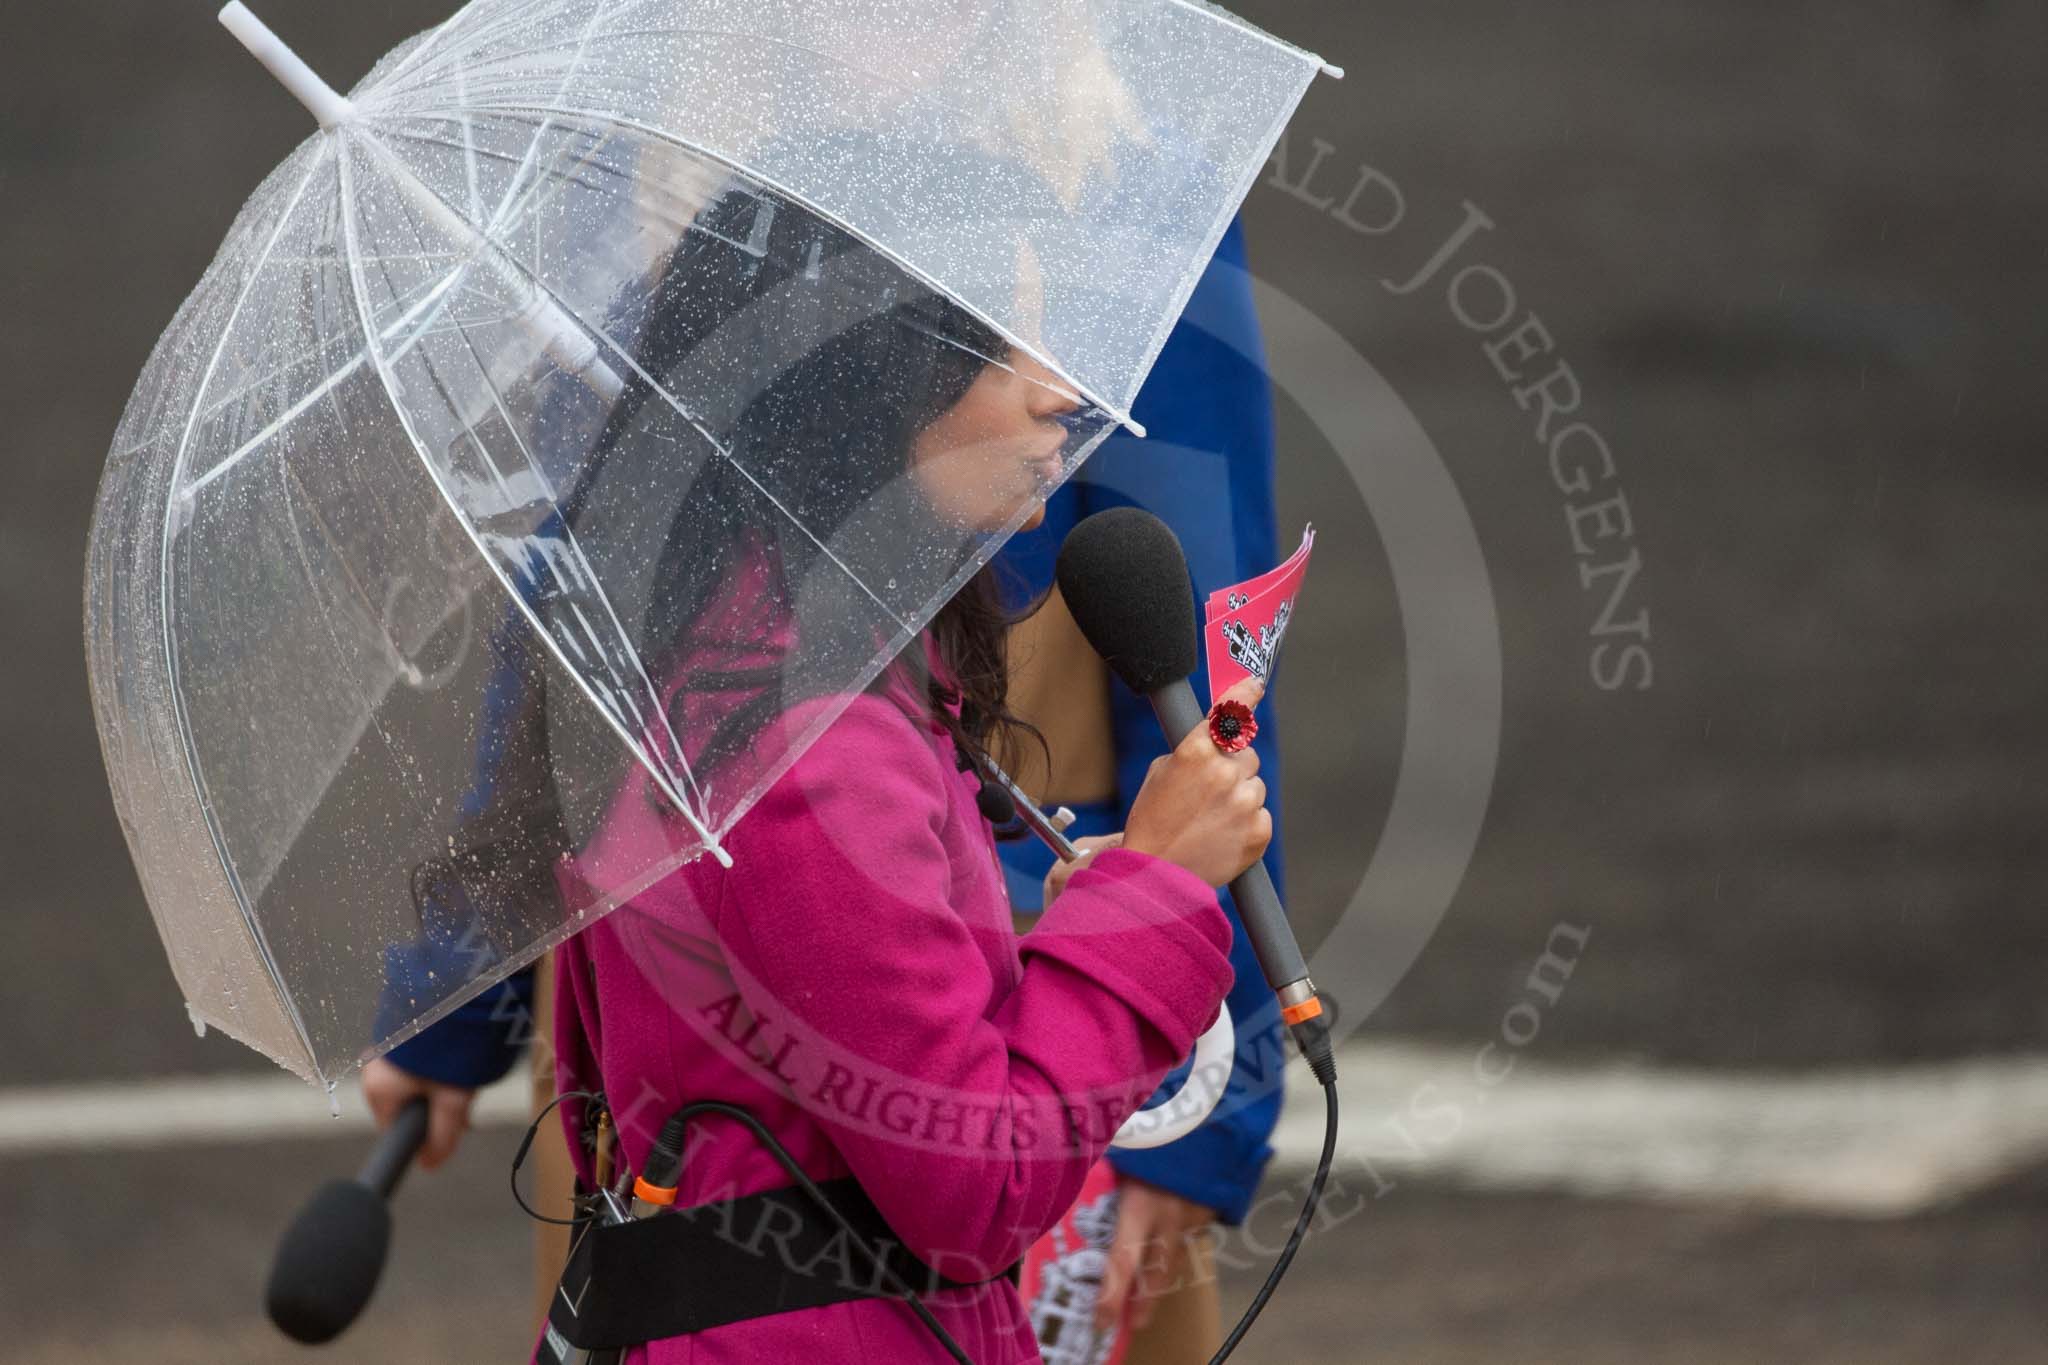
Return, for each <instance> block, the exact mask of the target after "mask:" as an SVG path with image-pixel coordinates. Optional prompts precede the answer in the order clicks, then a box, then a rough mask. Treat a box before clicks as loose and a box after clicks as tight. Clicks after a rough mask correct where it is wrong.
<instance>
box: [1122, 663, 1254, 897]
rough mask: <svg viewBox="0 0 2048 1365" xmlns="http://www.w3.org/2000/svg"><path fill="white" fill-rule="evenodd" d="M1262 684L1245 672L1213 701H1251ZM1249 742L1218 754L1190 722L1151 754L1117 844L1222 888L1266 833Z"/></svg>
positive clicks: (1248, 860) (1250, 857) (1202, 731)
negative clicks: (1170, 744) (1178, 737)
mask: <svg viewBox="0 0 2048 1365" xmlns="http://www.w3.org/2000/svg"><path fill="white" fill-rule="evenodd" d="M1265 692H1266V685H1265V683H1264V682H1262V681H1261V680H1260V679H1258V678H1256V677H1253V678H1246V679H1245V680H1244V681H1243V682H1241V683H1239V684H1238V685H1237V686H1235V687H1233V688H1231V689H1230V690H1229V691H1228V692H1225V693H1224V694H1223V696H1222V697H1221V698H1219V700H1229V701H1239V702H1243V703H1244V704H1245V705H1246V706H1247V707H1255V706H1257V705H1258V704H1259V698H1260V697H1262V696H1264V695H1265ZM1258 772H1259V755H1258V752H1257V751H1256V750H1254V749H1251V748H1246V749H1243V750H1240V751H1239V752H1237V753H1234V754H1226V753H1224V752H1223V751H1222V750H1221V749H1218V748H1217V747H1216V741H1215V740H1213V739H1211V738H1210V737H1209V727H1208V726H1206V725H1197V726H1196V727H1195V728H1194V729H1193V730H1192V731H1190V732H1189V733H1188V736H1187V738H1186V739H1183V740H1182V741H1181V742H1180V746H1179V747H1178V748H1176V749H1175V750H1174V751H1173V752H1172V753H1170V754H1168V755H1166V756H1165V757H1164V758H1159V759H1154V760H1153V763H1152V767H1151V770H1150V771H1149V772H1147V773H1146V774H1145V785H1144V786H1143V787H1141V788H1139V790H1138V799H1137V800H1136V801H1133V802H1132V803H1131V818H1130V819H1129V820H1128V821H1127V822H1126V823H1125V825H1124V845H1123V846H1124V847H1125V848H1129V849H1135V850H1137V851H1138V852H1140V853H1150V854H1152V855H1153V856H1154V857H1158V858H1164V859H1166V861H1168V862H1170V863H1174V864H1176V865H1178V866H1180V867H1184V868H1186V869H1187V870H1188V871H1190V872H1192V873H1194V874H1195V875H1196V876H1197V877H1200V878H1201V879H1202V880H1203V881H1205V882H1207V883H1208V884H1209V885H1211V886H1223V885H1226V884H1228V883H1229V882H1230V880H1231V879H1232V878H1234V877H1235V876H1237V874H1238V873H1240V872H1242V871H1244V870H1245V869H1246V868H1248V867H1250V866H1251V865H1252V864H1253V863H1255V862H1257V861H1258V859H1259V857H1260V855H1262V854H1263V853H1265V851H1266V845H1267V844H1269V843H1271V842H1272V839H1273V817H1272V816H1271V815H1269V814H1267V812H1266V784H1265V783H1264V782H1263V781H1261V780H1260V779H1259V776H1258Z"/></svg>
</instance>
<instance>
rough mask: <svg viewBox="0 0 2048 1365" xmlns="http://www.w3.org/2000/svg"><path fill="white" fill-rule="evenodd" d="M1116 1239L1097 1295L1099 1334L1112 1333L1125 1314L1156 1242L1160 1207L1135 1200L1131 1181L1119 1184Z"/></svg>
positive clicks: (1096, 1320) (1149, 1201) (1110, 1244)
mask: <svg viewBox="0 0 2048 1365" xmlns="http://www.w3.org/2000/svg"><path fill="white" fill-rule="evenodd" d="M1118 1186H1119V1193H1118V1197H1117V1203H1116V1235H1115V1236H1114V1237H1112V1238H1111V1239H1110V1243H1109V1263H1108V1264H1107V1265H1105V1266H1104V1267H1103V1268H1102V1288H1101V1289H1100V1290H1099V1291H1097V1293H1096V1295H1095V1330H1096V1331H1098V1332H1106V1331H1108V1330H1109V1329H1110V1328H1111V1327H1112V1326H1113V1325H1114V1324H1115V1323H1116V1320H1117V1318H1118V1317H1119V1316H1121V1315H1122V1313H1123V1311H1124V1300H1125V1299H1127V1298H1129V1297H1130V1293H1131V1286H1132V1285H1133V1284H1135V1283H1137V1279H1138V1266H1139V1263H1140V1262H1141V1261H1142V1260H1143V1259H1144V1255H1145V1245H1146V1243H1148V1242H1149V1241H1151V1240H1152V1215H1153V1213H1154V1212H1155V1211H1156V1206H1155V1205H1154V1204H1153V1203H1152V1201H1151V1200H1149V1199H1146V1198H1144V1197H1143V1196H1142V1195H1139V1196H1138V1197H1135V1198H1134V1197H1133V1193H1134V1190H1133V1187H1132V1185H1131V1183H1130V1182H1129V1181H1119V1182H1118Z"/></svg>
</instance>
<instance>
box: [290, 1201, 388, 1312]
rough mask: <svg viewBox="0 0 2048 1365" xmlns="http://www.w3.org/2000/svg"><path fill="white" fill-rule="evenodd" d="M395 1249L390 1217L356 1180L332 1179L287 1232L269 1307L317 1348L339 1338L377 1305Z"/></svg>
mask: <svg viewBox="0 0 2048 1365" xmlns="http://www.w3.org/2000/svg"><path fill="white" fill-rule="evenodd" d="M390 1245H391V1212H390V1210H389V1209H387V1208H386V1207H385V1206H384V1201H383V1200H382V1199H380V1198H378V1197H377V1196H376V1194H374V1193H372V1192H371V1191H370V1190H368V1189H365V1188H364V1187H363V1186H362V1185H359V1184H357V1183H356V1182H355V1181H353V1180H330V1181H328V1182H327V1183H326V1184H325V1185H322V1186H321V1187H320V1189H319V1190H318V1191H317V1192H316V1193H315V1194H314V1196H313V1197H312V1199H310V1200H308V1201H307V1203H306V1207H305V1208H304V1209H302V1210H301V1211H300V1213H299V1216H298V1217H297V1218H296V1219H294V1220H293V1221H292V1225H291V1226H290V1227H289V1228H287V1229H285V1234H284V1239H283V1240H282V1241H281V1242H280V1243H279V1244H278V1248H277V1259H276V1260H275V1261H273V1262H272V1263H271V1267H270V1284H269V1286H268V1288H266V1289H265V1290H264V1294H263V1301H264V1306H265V1307H266V1308H267V1309H269V1311H270V1320H271V1321H272V1322H274V1323H276V1324H277V1327H278V1330H279V1331H281V1332H283V1333H284V1334H285V1335H286V1336H288V1337H290V1338H291V1339H292V1340H294V1341H301V1342H304V1343H306V1344H307V1345H308V1346H316V1345H318V1344H320V1343H321V1342H323V1341H332V1340H333V1339H334V1338H335V1337H337V1336H340V1335H341V1333H342V1331H343V1330H344V1329H346V1328H347V1327H348V1325H349V1324H350V1323H352V1322H354V1321H355V1320H356V1316H357V1314H359V1313H361V1312H362V1311H363V1305H365V1304H367V1303H368V1302H369V1301H370V1293H371V1291H372V1290H374V1289H376V1287H377V1277H378V1276H379V1275H380V1274H381V1273H383V1270H384V1255H385V1252H386V1251H387V1250H388V1249H389V1248H390Z"/></svg>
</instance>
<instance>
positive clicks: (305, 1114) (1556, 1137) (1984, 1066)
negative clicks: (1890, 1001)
mask: <svg viewBox="0 0 2048 1365" xmlns="http://www.w3.org/2000/svg"><path fill="white" fill-rule="evenodd" d="M1475 1052H1476V1049H1458V1048H1447V1047H1436V1046H1424V1045H1415V1044H1400V1043H1375V1044H1371V1045H1366V1046H1352V1047H1347V1048H1345V1049H1344V1051H1343V1053H1342V1054H1341V1055H1340V1057H1339V1059H1338V1076H1339V1078H1340V1079H1339V1084H1340V1087H1341V1095H1342V1099H1343V1120H1344V1122H1343V1128H1342V1130H1341V1132H1340V1134H1339V1139H1338V1152H1339V1156H1338V1164H1337V1171H1336V1178H1337V1179H1338V1180H1339V1181H1343V1182H1348V1183H1349V1184H1350V1185H1351V1186H1352V1187H1353V1188H1355V1189H1358V1190H1361V1191H1369V1190H1370V1189H1371V1188H1373V1183H1372V1182H1373V1177H1374V1175H1377V1177H1378V1179H1379V1180H1380V1181H1381V1182H1392V1183H1393V1184H1395V1185H1397V1186H1398V1185H1399V1184H1400V1183H1402V1182H1407V1181H1415V1180H1418V1179H1423V1180H1427V1181H1430V1182H1432V1183H1436V1184H1455V1185H1459V1186H1463V1187H1467V1188H1475V1189H1484V1190H1500V1191H1555V1192H1562V1193H1568V1194H1578V1195H1586V1196H1599V1197H1630V1198H1648V1199H1678V1200H1687V1201H1710V1202H1717V1203H1730V1202H1734V1203H1746V1204H1752V1205H1756V1206H1759V1207H1765V1208H1778V1209H1784V1210H1788V1211H1800V1212H1809V1213H1822V1214H1832V1215H1848V1216H1858V1217H1896V1216H1902V1215H1906V1214H1911V1213H1915V1212H1919V1211H1921V1210H1925V1209H1929V1208H1934V1207H1938V1206H1940V1205H1942V1204H1945V1203H1949V1202H1952V1201H1954V1200H1956V1199H1959V1198H1962V1197H1964V1196H1966V1195H1968V1194H1969V1193H1971V1192H1972V1191H1974V1190H1978V1189H1982V1188H1984V1187H1985V1186H1987V1185H1990V1184H1992V1183H1994V1182H1996V1181H1997V1180H1999V1179H2001V1178H2004V1177H2006V1176H2008V1175H2011V1174H2013V1173H2015V1172H2017V1171H2020V1170H2024V1169H2025V1168H2027V1167H2028V1166H2029V1165H2031V1164H2034V1163H2037V1162H2042V1161H2048V1057H2041V1056H2020V1057H2005V1058H1978V1059H1970V1060H1964V1061H1958V1062H1947V1063H1937V1064H1928V1065H1916V1066H1902V1067H1889V1068H1875V1067H1873V1068H1867V1069H1864V1068H1857V1069H1834V1070H1816V1071H1808V1072H1797V1073H1745V1072H1727V1071H1708V1070H1683V1069H1671V1068H1656V1067H1649V1066H1634V1065H1625V1064H1586V1063H1569V1062H1555V1063H1551V1062H1545V1061H1543V1060H1542V1059H1541V1058H1540V1057H1538V1056H1535V1055H1531V1054H1523V1055H1520V1056H1518V1057H1517V1065H1516V1068H1515V1070H1514V1072H1513V1073H1512V1074H1510V1075H1509V1076H1507V1077H1506V1078H1505V1079H1503V1080H1501V1081H1499V1082H1498V1083H1497V1084H1494V1085H1492V1086H1486V1085H1483V1084H1482V1083H1481V1080H1480V1072H1479V1070H1478V1069H1476V1068H1475V1065H1474V1062H1475ZM1486 1061H1487V1062H1488V1063H1489V1064H1492V1065H1495V1066H1498V1065H1500V1064H1501V1063H1502V1058H1501V1057H1500V1056H1499V1055H1498V1054H1495V1055H1493V1056H1490V1057H1488V1058H1487V1059H1486ZM530 1093H531V1092H530V1086H529V1084H528V1080H527V1076H526V1072H525V1070H524V1069H523V1068H522V1069H518V1070H515V1071H514V1072H513V1074H512V1075H510V1076H508V1077H506V1078H505V1079H504V1080H502V1081H500V1082H498V1083H497V1084H495V1085H492V1086H490V1087H488V1088H487V1089H486V1090H485V1091H484V1092H483V1093H482V1094H481V1095H480V1096H479V1097H478V1101H477V1107H476V1110H475V1111H474V1115H473V1119H474V1122H476V1123H477V1124H479V1125H493V1126H500V1125H516V1124H523V1123H526V1122H527V1121H528V1106H529V1096H530ZM340 1099H341V1101H342V1116H341V1117H340V1118H339V1119H336V1118H331V1117H330V1116H329V1114H328V1107H327V1099H326V1096H325V1095H323V1094H322V1093H321V1092H320V1091H319V1090H317V1089H314V1088H312V1087H310V1086H307V1085H304V1084H303V1083H301V1082H299V1081H298V1080H296V1079H294V1078H292V1077H290V1076H285V1075H282V1074H265V1075H230V1076H214V1077H179V1078H168V1079H161V1080H152V1081H131V1082H111V1083H105V1084H85V1085H57V1086H46V1087H37V1088H20V1089H11V1090H0V1159H24V1158H33V1157H38V1156H46V1155H56V1154H61V1153H69V1152H84V1151H105V1150H114V1149H121V1148H131V1149H134V1148H152V1147H166V1146H176V1145H183V1144H195V1143H207V1142H245V1141H246V1142H254V1141H279V1140H289V1139H293V1138H316V1137H332V1136H335V1135H337V1134H348V1133H367V1132H368V1131H369V1128H370V1117H369V1113H368V1110H367V1109H366V1108H365V1107H364V1105H363V1101H362V1095H361V1092H360V1090H359V1089H357V1087H355V1086H354V1085H344V1086H343V1087H342V1089H341V1092H340ZM1321 1139H1322V1103H1321V1100H1320V1099H1319V1098H1318V1096H1317V1095H1316V1093H1315V1087H1314V1084H1313V1082H1312V1081H1310V1080H1309V1078H1308V1075H1307V1073H1306V1071H1305V1070H1304V1069H1302V1068H1301V1067H1300V1066H1299V1064H1297V1065H1296V1066H1295V1067H1294V1068H1293V1069H1292V1070H1291V1071H1290V1073H1289V1076H1288V1100H1287V1106H1286V1112H1285V1114H1284V1115H1283V1117H1282V1119H1281V1123H1280V1127H1279V1129H1278V1131H1276V1132H1275V1134H1274V1137H1273V1146H1274V1148H1275V1150H1276V1152H1277V1158H1276V1163H1275V1164H1276V1167H1278V1168H1280V1169H1281V1171H1283V1172H1285V1173H1289V1174H1291V1173H1294V1172H1298V1171H1299V1170H1300V1169H1302V1168H1303V1167H1305V1166H1307V1165H1308V1164H1309V1163H1310V1162H1312V1161H1313V1160H1314V1157H1315V1154H1316V1152H1317V1151H1318V1150H1319V1148H1320V1146H1321Z"/></svg>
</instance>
